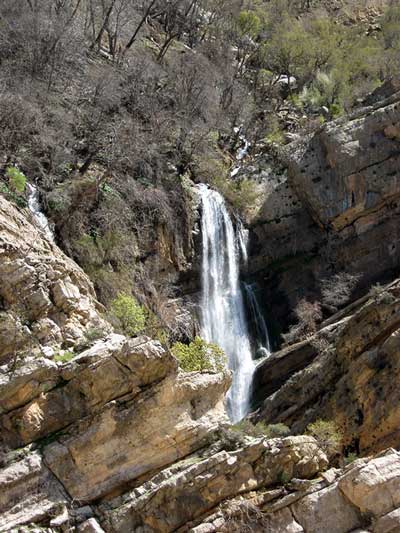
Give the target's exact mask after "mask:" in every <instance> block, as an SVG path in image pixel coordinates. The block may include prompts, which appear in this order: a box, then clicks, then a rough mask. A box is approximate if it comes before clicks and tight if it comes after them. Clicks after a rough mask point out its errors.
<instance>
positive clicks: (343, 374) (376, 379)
mask: <svg viewBox="0 0 400 533" xmlns="http://www.w3.org/2000/svg"><path fill="white" fill-rule="evenodd" d="M399 313H400V282H399V281H396V282H394V283H392V284H390V285H389V286H387V287H385V288H382V289H381V290H380V292H379V291H377V292H376V295H375V296H373V297H371V298H370V299H368V300H367V301H366V302H365V303H364V304H363V305H361V306H360V307H359V308H355V310H354V311H353V312H352V314H350V315H349V316H347V317H345V318H342V319H341V320H340V321H339V322H338V323H336V324H331V325H329V326H327V327H326V328H325V329H323V330H321V331H320V332H319V334H318V335H317V337H318V336H321V335H322V336H324V337H325V339H326V340H329V343H330V344H328V346H326V347H325V348H324V349H322V350H320V351H319V352H318V350H317V351H315V349H314V356H313V357H311V360H309V361H308V362H307V360H305V359H304V356H303V354H304V343H302V344H299V345H294V346H292V347H291V348H289V349H286V350H284V351H283V352H280V353H277V354H274V356H272V358H271V360H268V359H267V361H266V362H265V363H261V364H260V366H259V368H258V369H257V371H256V382H258V384H259V385H260V386H261V388H262V390H264V391H265V392H266V391H267V390H268V388H269V391H268V392H266V394H267V398H266V399H265V400H264V401H263V403H262V406H261V408H260V410H259V413H258V415H257V416H258V418H262V419H263V420H265V421H266V422H267V423H275V422H283V423H285V424H287V425H289V426H291V428H292V430H294V431H295V432H297V431H298V432H302V431H304V429H305V427H306V426H307V425H308V423H310V422H311V421H313V420H315V419H317V418H323V419H328V420H334V421H335V423H337V424H338V425H339V426H340V428H341V430H342V432H343V434H344V439H345V440H344V443H345V446H347V448H348V449H349V450H353V451H356V452H357V453H360V452H361V453H369V452H371V451H379V450H381V449H383V448H385V447H387V446H394V447H397V446H398V445H399V443H400V432H399V423H400V409H399V408H398V406H399V405H400V397H399V388H398V386H397V384H398V383H399V381H400V370H399V368H400V367H399V357H398V354H399V346H400V345H399V342H400V335H399V332H400V318H399V317H400V314H399ZM310 342H311V343H312V342H313V340H310V341H309V343H310ZM306 345H307V343H306ZM315 346H318V343H316V344H315ZM285 359H287V362H286V364H285V366H284V368H286V369H289V371H288V372H287V373H286V374H285V377H286V381H285V382H284V383H283V384H282V385H279V386H278V387H275V388H274V387H273V385H274V383H273V381H272V378H270V376H272V377H273V376H274V375H275V373H276V372H277V371H279V370H280V369H281V368H282V362H281V361H282V360H283V361H285ZM299 364H300V365H303V368H302V369H299V368H298V365H299ZM274 367H276V368H274Z"/></svg>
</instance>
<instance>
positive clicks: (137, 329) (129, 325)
mask: <svg viewBox="0 0 400 533" xmlns="http://www.w3.org/2000/svg"><path fill="white" fill-rule="evenodd" d="M111 313H112V315H113V316H114V317H115V318H116V319H117V320H118V322H119V324H120V326H121V329H122V331H123V332H124V333H125V334H126V335H129V336H132V337H133V336H135V335H138V334H139V333H142V332H143V331H144V329H145V326H146V310H145V308H144V307H143V306H142V305H140V304H139V303H138V302H137V301H136V299H135V298H134V297H133V296H130V295H129V294H126V293H120V294H119V295H118V296H117V297H116V298H115V299H114V300H113V301H112V302H111Z"/></svg>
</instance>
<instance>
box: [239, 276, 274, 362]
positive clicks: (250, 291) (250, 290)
mask: <svg viewBox="0 0 400 533" xmlns="http://www.w3.org/2000/svg"><path fill="white" fill-rule="evenodd" d="M244 287H245V291H246V296H247V301H248V306H249V308H250V311H251V315H252V318H253V320H254V325H255V330H256V341H257V351H258V353H260V354H262V355H263V356H264V357H267V356H269V355H271V343H270V340H269V333H268V328H267V323H266V322H265V319H264V315H263V313H262V311H261V307H260V304H259V303H258V300H257V296H256V287H255V285H254V284H253V285H252V284H248V283H245V284H244Z"/></svg>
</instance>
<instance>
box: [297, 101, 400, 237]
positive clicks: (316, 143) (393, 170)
mask: <svg viewBox="0 0 400 533" xmlns="http://www.w3.org/2000/svg"><path fill="white" fill-rule="evenodd" d="M399 143H400V93H396V94H395V95H393V96H391V97H389V98H388V99H386V100H384V101H383V102H380V103H378V104H376V105H375V106H373V107H371V108H366V109H363V110H361V111H358V112H357V113H355V114H354V115H352V116H350V118H349V119H345V120H343V119H341V120H339V121H335V122H331V123H328V124H327V125H326V126H324V127H322V128H321V130H320V131H319V132H318V133H317V134H316V135H314V136H313V137H312V138H311V139H310V140H309V141H308V142H304V140H302V141H301V142H300V143H297V144H296V145H295V146H291V155H290V158H289V159H288V161H289V176H290V181H291V185H292V186H293V188H294V189H295V190H296V192H297V194H298V196H299V197H300V198H301V200H302V201H303V203H304V204H305V205H306V206H307V207H308V208H309V210H310V212H311V214H312V216H313V218H314V220H315V221H316V222H317V223H318V224H319V225H321V226H323V227H332V228H333V229H334V230H336V231H343V230H344V229H345V228H347V227H350V226H353V230H354V231H355V233H356V234H361V233H363V232H365V231H368V229H369V228H370V227H371V226H374V225H376V224H377V222H378V220H379V221H380V220H382V219H383V218H386V217H388V216H389V215H391V214H392V212H393V211H396V208H397V205H395V204H396V200H398V199H399V197H400V182H399V177H398V165H399V159H400V144H399Z"/></svg>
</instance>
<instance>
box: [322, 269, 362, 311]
mask: <svg viewBox="0 0 400 533" xmlns="http://www.w3.org/2000/svg"><path fill="white" fill-rule="evenodd" d="M359 280H360V276H358V275H356V274H348V273H347V272H340V273H339V274H335V275H334V276H332V277H331V278H329V279H324V280H323V281H322V283H321V293H322V302H323V303H324V304H325V305H326V306H327V307H328V308H329V309H330V310H332V311H337V310H338V308H339V307H342V306H343V305H345V304H346V303H347V302H348V301H349V300H350V297H351V295H352V293H353V291H354V288H355V287H356V285H357V283H358V282H359Z"/></svg>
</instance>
